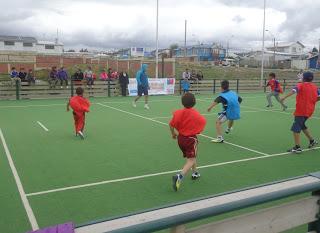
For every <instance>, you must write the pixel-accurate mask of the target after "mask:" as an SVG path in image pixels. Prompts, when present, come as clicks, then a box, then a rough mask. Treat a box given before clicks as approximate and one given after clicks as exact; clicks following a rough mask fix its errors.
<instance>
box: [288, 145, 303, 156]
mask: <svg viewBox="0 0 320 233" xmlns="http://www.w3.org/2000/svg"><path fill="white" fill-rule="evenodd" d="M287 152H290V153H295V154H300V153H302V149H301V147H297V146H294V147H292V148H291V149H289V150H287Z"/></svg>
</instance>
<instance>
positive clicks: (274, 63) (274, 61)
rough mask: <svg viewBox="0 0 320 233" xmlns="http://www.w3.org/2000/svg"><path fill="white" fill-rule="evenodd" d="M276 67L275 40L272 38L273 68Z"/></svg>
mask: <svg viewBox="0 0 320 233" xmlns="http://www.w3.org/2000/svg"><path fill="white" fill-rule="evenodd" d="M275 67H276V38H275V37H273V68H275Z"/></svg>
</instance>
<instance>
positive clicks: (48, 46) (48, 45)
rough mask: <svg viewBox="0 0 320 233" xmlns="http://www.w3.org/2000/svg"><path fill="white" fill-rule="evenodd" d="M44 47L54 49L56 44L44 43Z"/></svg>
mask: <svg viewBox="0 0 320 233" xmlns="http://www.w3.org/2000/svg"><path fill="white" fill-rule="evenodd" d="M44 48H45V49H54V45H51V44H46V45H44Z"/></svg>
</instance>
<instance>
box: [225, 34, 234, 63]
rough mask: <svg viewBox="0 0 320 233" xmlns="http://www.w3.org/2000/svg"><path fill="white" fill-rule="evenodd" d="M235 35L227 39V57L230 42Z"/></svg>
mask: <svg viewBox="0 0 320 233" xmlns="http://www.w3.org/2000/svg"><path fill="white" fill-rule="evenodd" d="M233 37H234V35H231V36H230V37H229V38H228V40H227V58H228V57H229V42H230V40H231V39H232V38H233Z"/></svg>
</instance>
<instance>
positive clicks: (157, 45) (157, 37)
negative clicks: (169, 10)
mask: <svg viewBox="0 0 320 233" xmlns="http://www.w3.org/2000/svg"><path fill="white" fill-rule="evenodd" d="M158 64H159V0H157V20H156V78H158V76H159V67H158Z"/></svg>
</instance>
